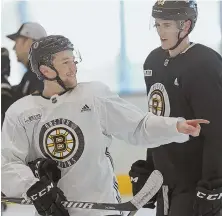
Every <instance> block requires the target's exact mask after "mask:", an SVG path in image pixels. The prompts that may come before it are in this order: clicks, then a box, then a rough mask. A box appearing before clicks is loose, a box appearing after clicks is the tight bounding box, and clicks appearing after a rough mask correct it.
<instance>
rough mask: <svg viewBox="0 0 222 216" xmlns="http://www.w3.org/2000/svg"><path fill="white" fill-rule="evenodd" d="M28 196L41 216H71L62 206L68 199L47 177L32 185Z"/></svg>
mask: <svg viewBox="0 0 222 216" xmlns="http://www.w3.org/2000/svg"><path fill="white" fill-rule="evenodd" d="M26 194H27V196H28V197H29V198H30V199H31V200H32V202H33V204H34V206H35V208H36V210H37V212H38V213H39V214H40V215H43V216H49V215H52V216H69V213H68V211H67V210H66V209H65V207H64V206H63V205H62V204H61V201H64V200H66V197H65V196H64V194H63V192H62V191H61V190H60V189H59V188H58V187H56V186H55V184H54V183H53V182H52V181H50V180H49V179H47V177H42V178H41V180H40V181H38V182H36V183H35V184H34V185H32V186H31V187H30V188H29V189H28V191H27V193H26Z"/></svg>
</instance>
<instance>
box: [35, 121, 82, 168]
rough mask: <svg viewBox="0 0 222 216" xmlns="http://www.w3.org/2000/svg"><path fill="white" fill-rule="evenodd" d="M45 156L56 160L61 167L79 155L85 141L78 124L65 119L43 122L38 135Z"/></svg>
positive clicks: (69, 163) (70, 164)
mask: <svg viewBox="0 0 222 216" xmlns="http://www.w3.org/2000/svg"><path fill="white" fill-rule="evenodd" d="M39 144H40V149H41V151H42V153H43V154H44V156H45V157H49V156H50V157H51V158H52V159H54V160H56V161H57V163H58V166H60V167H62V168H66V167H70V166H72V165H73V164H75V163H76V162H77V161H78V160H79V158H80V157H81V155H82V153H83V150H84V146H85V141H84V136H83V133H82V131H81V129H80V128H79V126H78V125H76V124H75V123H73V122H72V121H70V120H67V119H62V118H61V119H55V120H52V121H50V122H48V123H46V124H44V125H43V126H42V128H41V131H40V136H39Z"/></svg>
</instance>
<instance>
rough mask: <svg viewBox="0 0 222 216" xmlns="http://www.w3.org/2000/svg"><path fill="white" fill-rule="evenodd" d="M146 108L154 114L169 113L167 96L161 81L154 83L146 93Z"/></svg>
mask: <svg viewBox="0 0 222 216" xmlns="http://www.w3.org/2000/svg"><path fill="white" fill-rule="evenodd" d="M148 109H149V112H152V113H153V114H154V115H158V116H169V115H170V102H169V97H168V94H167V92H166V89H165V87H164V85H163V84H162V83H155V84H154V85H152V86H151V88H150V91H149V94H148Z"/></svg>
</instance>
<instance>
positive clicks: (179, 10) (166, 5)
mask: <svg viewBox="0 0 222 216" xmlns="http://www.w3.org/2000/svg"><path fill="white" fill-rule="evenodd" d="M197 16H198V10H197V3H196V1H195V0H179V1H173V0H158V1H157V2H156V3H155V4H154V6H153V10H152V17H153V18H155V19H157V18H159V19H163V20H175V21H187V20H190V21H191V27H190V29H189V32H188V34H189V33H190V32H191V31H192V30H193V29H194V26H195V24H196V21H197ZM179 34H180V33H179ZM188 34H187V35H188ZM187 35H186V36H187ZM186 36H185V37H186ZM185 37H183V38H180V39H179V35H178V43H177V44H176V45H175V46H174V47H172V48H171V49H175V48H176V47H177V46H178V45H179V44H180V43H181V42H182V40H183V39H184V38H185Z"/></svg>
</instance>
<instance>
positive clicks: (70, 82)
mask: <svg viewBox="0 0 222 216" xmlns="http://www.w3.org/2000/svg"><path fill="white" fill-rule="evenodd" d="M76 64H77V63H76V62H75V57H74V55H73V52H72V51H71V50H65V51H62V52H59V53H56V54H55V55H54V59H53V65H54V67H55V69H56V70H57V71H58V73H59V77H60V79H61V80H62V81H63V83H64V84H65V86H66V87H67V88H73V87H75V86H76V85H77V79H76V72H77V66H76Z"/></svg>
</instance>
